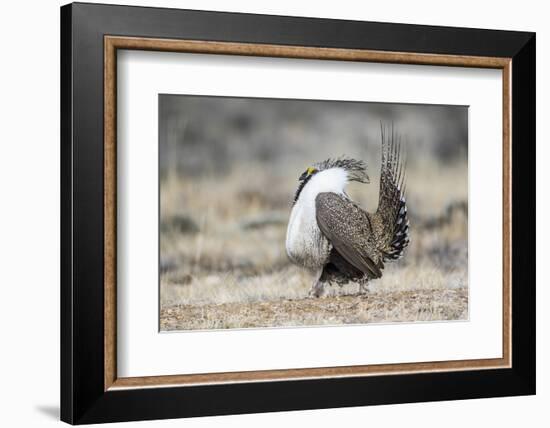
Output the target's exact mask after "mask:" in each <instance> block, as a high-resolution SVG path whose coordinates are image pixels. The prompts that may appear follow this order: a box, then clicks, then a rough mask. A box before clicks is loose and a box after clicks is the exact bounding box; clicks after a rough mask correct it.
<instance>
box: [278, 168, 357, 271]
mask: <svg viewBox="0 0 550 428" xmlns="http://www.w3.org/2000/svg"><path fill="white" fill-rule="evenodd" d="M346 183H347V173H346V171H344V170H343V169H341V168H333V169H328V170H325V171H321V172H319V173H318V174H316V175H315V176H313V177H312V178H311V180H310V181H309V182H308V183H307V184H306V185H305V186H304V188H303V190H302V192H301V194H300V195H299V198H298V200H297V201H296V203H295V204H294V206H293V207H292V212H291V213H290V220H289V222H288V228H287V232H286V252H287V254H288V257H289V258H290V259H291V260H292V261H293V262H294V263H296V264H297V265H300V266H304V267H306V268H309V269H319V268H321V267H322V266H324V265H325V264H326V262H327V261H328V258H329V255H330V251H331V249H332V244H331V243H330V242H329V241H328V240H327V239H326V238H325V236H324V235H323V234H322V233H321V230H320V229H319V226H318V225H317V218H316V216H315V198H316V197H317V195H318V194H319V193H323V192H333V193H338V194H342V193H343V192H344V187H345V185H346Z"/></svg>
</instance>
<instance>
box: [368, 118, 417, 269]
mask: <svg viewBox="0 0 550 428" xmlns="http://www.w3.org/2000/svg"><path fill="white" fill-rule="evenodd" d="M400 146H401V138H400V137H399V136H397V135H396V134H395V133H394V131H393V126H392V127H391V128H390V129H386V128H384V127H382V167H381V172H380V196H379V199H378V209H377V210H376V212H375V213H374V214H372V215H371V220H372V228H373V232H374V235H375V239H376V247H377V248H378V249H379V250H380V251H381V252H382V254H383V259H384V260H396V259H398V258H400V257H401V256H402V255H403V251H404V250H405V248H406V247H407V246H408V245H409V219H408V216H407V205H406V202H405V190H404V180H405V178H404V177H405V167H404V166H403V164H402V162H401V147H400Z"/></svg>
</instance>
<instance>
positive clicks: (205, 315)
mask: <svg viewBox="0 0 550 428" xmlns="http://www.w3.org/2000/svg"><path fill="white" fill-rule="evenodd" d="M467 317H468V291H467V290H466V289H464V288H458V289H455V290H452V289H448V290H446V289H436V290H429V289H426V290H412V291H411V290H409V291H378V292H373V293H369V294H367V295H362V296H332V297H327V298H320V299H314V298H305V299H298V300H288V299H284V300H276V301H260V302H254V303H249V302H247V303H238V302H232V303H220V304H207V305H179V306H172V307H168V308H165V309H162V311H161V329H162V330H165V331H171V330H189V329H226V328H251V327H284V326H297V325H302V326H304V325H338V324H367V323H373V322H413V321H442V320H465V319H467Z"/></svg>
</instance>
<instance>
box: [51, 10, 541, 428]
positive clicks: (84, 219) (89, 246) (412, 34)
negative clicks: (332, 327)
mask: <svg viewBox="0 0 550 428" xmlns="http://www.w3.org/2000/svg"><path fill="white" fill-rule="evenodd" d="M105 35H118V36H136V37H154V38H167V39H187V40H207V41H222V42H241V43H263V44H272V45H292V46H315V47H329V48H348V49H368V50H375V51H397V52H413V53H428V54H447V55H469V56H491V57H507V58H512V92H511V100H512V104H511V108H512V126H511V129H512V165H513V178H512V207H513V208H512V242H513V248H512V308H511V312H512V367H511V368H506V369H495V370H467V371H453V372H432V373H416V374H399V375H391V376H387V375H386V376H367V377H347V378H331V379H308V380H293V381H269V382H253V383H234V384H220V385H206V386H205V385H203V386H191V387H190V386H185V387H164V388H142V389H128V390H114V391H110V390H107V391H105V390H104V317H103V310H104V295H103V280H104V253H103V251H104V242H103V239H104V238H103V237H104V233H103V232H104V222H103V219H104V182H103V177H104V175H103V169H104V151H103V137H104V129H103V120H104V115H103V113H104V104H103V103H104V99H103V88H104V81H103V78H104V74H103V72H104V67H103V59H104V36H105ZM535 43H536V42H535V34H534V33H528V32H513V31H494V30H482V29H466V28H448V27H435V26H420V25H407V24H389V23H375V22H357V21H342V20H328V19H311V18H297V17H285V16H268V15H251V14H238V13H221V12H206V11H191V10H178V9H161V8H144V7H128V6H112V5H99V4H85V3H74V4H69V5H66V6H63V7H62V8H61V419H62V420H63V421H65V422H68V423H71V424H86V423H98V422H115V421H135V420H144V419H165V418H179V417H191V416H205V415H224V414H239V413H258V412H271V411H283V410H301V409H317V408H330V407H348V406H365V405H374V404H393V403H406V402H419V401H439V400H459V399H469V398H482V397H499V396H513V395H529V394H534V393H535V335H536V326H535V239H536V236H535V203H536V202H535V101H536V90H535Z"/></svg>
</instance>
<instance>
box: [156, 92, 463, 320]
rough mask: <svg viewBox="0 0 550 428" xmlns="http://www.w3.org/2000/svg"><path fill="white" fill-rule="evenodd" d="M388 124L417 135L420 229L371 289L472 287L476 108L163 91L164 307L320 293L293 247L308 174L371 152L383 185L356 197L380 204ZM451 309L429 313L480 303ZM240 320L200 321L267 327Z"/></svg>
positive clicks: (413, 202)
mask: <svg viewBox="0 0 550 428" xmlns="http://www.w3.org/2000/svg"><path fill="white" fill-rule="evenodd" d="M381 122H382V123H384V124H392V123H393V124H394V127H395V130H396V132H397V133H399V134H400V135H401V136H402V138H403V146H404V150H405V152H406V154H407V205H408V210H409V215H410V223H411V233H412V235H411V245H410V247H409V250H408V252H407V254H406V256H405V257H404V258H403V259H402V260H401V261H400V262H399V263H397V264H388V265H387V266H388V267H387V269H386V270H385V274H384V276H383V277H382V279H380V280H377V281H373V282H372V286H371V289H372V290H373V291H375V292H385V291H389V292H391V291H392V290H393V291H395V290H439V291H441V290H453V289H467V236H468V222H467V221H468V220H467V212H468V205H467V204H468V108H467V107H465V106H439V105H408V104H385V103H362V102H361V103H358V102H339V101H304V100H279V99H254V98H228V97H202V96H187V95H160V96H159V144H160V151H159V153H160V154H159V156H160V159H159V162H160V218H161V225H160V231H161V237H160V267H161V281H160V283H161V308H164V309H167V308H170V307H176V306H181V305H194V306H197V305H199V306H200V305H203V306H204V305H211V304H224V303H243V302H245V303H253V302H260V301H261V302H269V301H277V300H281V299H301V298H304V297H305V296H307V291H308V290H309V287H310V286H311V281H312V277H311V276H310V274H309V273H308V272H304V271H303V270H301V269H299V268H296V267H294V266H292V265H291V264H290V263H289V261H288V259H287V256H286V253H285V245H284V241H285V233H286V224H287V221H288V217H289V214H290V209H291V207H292V199H293V195H294V192H295V190H296V187H297V185H298V177H299V176H300V174H301V173H302V172H303V171H304V170H306V169H307V167H308V166H310V165H312V164H313V163H315V162H318V161H322V160H324V159H326V158H328V157H337V156H340V155H346V156H351V157H355V158H358V159H363V160H365V161H366V163H367V166H368V173H369V176H370V178H371V184H368V185H362V184H355V183H354V184H352V185H350V188H349V193H350V195H351V196H352V197H353V198H354V199H355V200H357V201H359V202H360V204H361V205H362V206H363V207H365V208H366V209H367V210H368V211H375V210H376V207H377V201H378V185H379V181H378V180H379V174H380V149H381V146H380V142H381V139H380V124H381ZM353 287H354V285H353V284H350V285H349V287H347V288H346V287H344V288H343V289H341V288H339V287H337V286H335V287H334V290H332V291H331V293H332V295H341V294H346V293H353V290H354V288H353ZM355 291H356V290H355ZM451 306H452V307H451V308H450V309H449V308H446V309H444V311H447V310H448V311H449V312H448V313H447V312H446V313H438V312H437V309H436V310H435V312H433V313H421V314H420V315H418V319H463V318H465V317H467V302H466V303H465V304H464V302H462V303H461V305H459V306H458V307H454V306H453V305H451ZM442 310H443V309H442ZM161 315H162V314H161ZM423 317H424V318H423ZM228 318H231V314H229V315H228V314H225V315H224V319H223V320H220V319H218V318H217V317H216V315H215V314H212V313H210V314H207V316H206V319H205V320H203V322H202V324H201V323H196V324H193V325H190V327H189V328H216V327H220V328H226V327H239V326H243V325H244V326H256V325H263V324H262V323H259V324H258V323H257V324H255V323H254V322H252V323H251V324H246V322H248V321H250V320H248V321H246V320H245V321H246V322H245V321H243V320H242V319H241V320H240V321H234V322H233V321H232V322H229V321H228ZM390 318H391V316H390ZM394 318H396V319H398V320H399V319H400V318H399V315H398V314H396V315H394ZM167 319H168V318H167ZM289 322H290V321H289ZM293 322H294V323H298V324H300V323H306V324H307V323H308V322H307V321H305V320H302V319H298V318H295V319H294V321H293ZM312 322H315V323H319V322H320V323H323V319H319V318H317V320H316V321H312ZM343 322H346V321H343ZM350 322H351V321H350ZM243 323H244V324H243ZM178 325H179V327H178V328H181V327H182V324H181V323H179V324H178ZM161 327H163V322H162V319H161ZM164 327H165V328H166V329H170V328H171V327H173V325H172V324H169V323H168V322H166V323H165V324H164ZM183 327H185V326H183Z"/></svg>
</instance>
